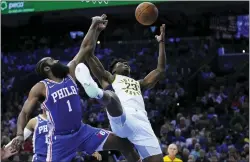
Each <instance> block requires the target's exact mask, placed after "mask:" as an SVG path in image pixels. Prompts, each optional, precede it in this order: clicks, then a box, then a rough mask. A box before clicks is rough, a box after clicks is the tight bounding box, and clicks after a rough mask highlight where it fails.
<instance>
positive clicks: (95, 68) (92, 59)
mask: <svg viewBox="0 0 250 162" xmlns="http://www.w3.org/2000/svg"><path fill="white" fill-rule="evenodd" d="M106 26H107V24H105V25H104V26H101V27H100V26H99V27H98V29H97V31H96V33H95V37H94V38H95V42H96V41H97V39H98V37H99V35H100V32H101V31H102V30H103V29H105V28H106ZM86 62H87V64H88V65H89V67H90V70H91V72H92V73H93V74H94V76H95V77H96V78H97V79H98V81H99V83H100V84H101V86H102V88H104V89H105V88H106V87H107V86H108V85H109V84H110V83H112V82H113V80H114V76H113V75H112V74H111V73H110V72H108V71H107V70H105V69H104V67H103V65H102V63H101V61H100V60H99V59H98V58H97V57H96V56H94V52H92V53H91V55H90V56H89V57H87V58H86Z"/></svg>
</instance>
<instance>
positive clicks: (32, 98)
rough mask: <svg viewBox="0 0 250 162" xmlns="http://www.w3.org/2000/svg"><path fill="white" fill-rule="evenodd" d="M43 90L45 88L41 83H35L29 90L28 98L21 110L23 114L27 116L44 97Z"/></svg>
mask: <svg viewBox="0 0 250 162" xmlns="http://www.w3.org/2000/svg"><path fill="white" fill-rule="evenodd" d="M44 90H45V87H44V84H43V83H37V84H36V85H35V86H34V87H33V88H32V89H31V90H30V93H29V96H28V98H27V100H26V101H25V102H24V105H23V108H22V112H23V113H25V114H27V115H29V114H30V113H31V112H32V111H33V109H34V108H35V106H36V105H37V103H38V102H39V100H40V99H41V98H43V97H44V96H45V94H44V93H45V92H44Z"/></svg>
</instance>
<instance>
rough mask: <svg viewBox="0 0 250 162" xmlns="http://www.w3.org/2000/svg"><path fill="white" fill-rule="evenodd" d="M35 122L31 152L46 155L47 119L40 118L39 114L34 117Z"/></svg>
mask: <svg viewBox="0 0 250 162" xmlns="http://www.w3.org/2000/svg"><path fill="white" fill-rule="evenodd" d="M36 119H37V123H36V127H35V128H34V133H33V152H34V153H35V154H40V155H44V156H46V155H47V143H48V138H47V135H48V131H49V130H48V126H47V120H45V119H43V118H41V117H40V116H39V115H38V116H37V117H36Z"/></svg>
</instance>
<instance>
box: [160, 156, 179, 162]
mask: <svg viewBox="0 0 250 162" xmlns="http://www.w3.org/2000/svg"><path fill="white" fill-rule="evenodd" d="M163 161H164V162H182V160H181V159H178V158H174V159H173V160H171V159H170V158H169V157H168V156H164V158H163Z"/></svg>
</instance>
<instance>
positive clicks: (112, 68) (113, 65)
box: [109, 58, 128, 73]
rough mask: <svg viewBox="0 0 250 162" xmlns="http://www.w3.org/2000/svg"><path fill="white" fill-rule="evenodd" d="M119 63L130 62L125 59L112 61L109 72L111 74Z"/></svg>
mask: <svg viewBox="0 0 250 162" xmlns="http://www.w3.org/2000/svg"><path fill="white" fill-rule="evenodd" d="M118 62H128V61H127V60H125V59H123V58H117V59H114V60H112V61H111V63H110V65H109V71H110V72H111V73H113V70H114V67H115V65H116V64H117V63H118Z"/></svg>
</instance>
